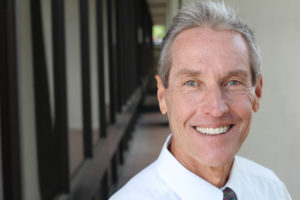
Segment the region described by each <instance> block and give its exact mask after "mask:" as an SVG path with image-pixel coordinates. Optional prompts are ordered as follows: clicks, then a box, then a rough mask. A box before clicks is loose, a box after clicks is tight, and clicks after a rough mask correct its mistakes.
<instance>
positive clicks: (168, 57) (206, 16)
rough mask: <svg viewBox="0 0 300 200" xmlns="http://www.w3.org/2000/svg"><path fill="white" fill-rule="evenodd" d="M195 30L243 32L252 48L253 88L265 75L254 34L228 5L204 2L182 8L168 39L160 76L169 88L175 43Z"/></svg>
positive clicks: (171, 27)
mask: <svg viewBox="0 0 300 200" xmlns="http://www.w3.org/2000/svg"><path fill="white" fill-rule="evenodd" d="M194 27H209V28H212V29H215V30H232V31H235V32H237V33H240V34H241V35H242V37H243V38H244V39H245V41H246V43H247V46H248V51H249V59H250V68H251V75H252V85H255V84H256V83H257V80H258V77H259V76H260V75H261V57H260V49H259V47H258V44H257V42H256V39H255V37H254V34H253V31H252V30H251V29H250V27H249V26H248V25H247V24H246V23H245V22H243V21H242V19H240V18H239V17H238V16H237V15H236V14H235V13H234V12H233V10H232V9H230V8H229V7H227V6H226V5H225V3H224V2H214V1H202V2H197V3H193V4H190V5H188V6H186V7H183V8H182V9H180V10H179V11H178V13H177V15H176V16H175V17H174V18H173V21H172V23H171V26H170V28H169V30H168V32H167V34H166V36H165V37H164V40H163V43H162V50H161V54H160V58H159V61H158V75H159V76H160V77H161V78H162V81H163V84H164V86H165V87H166V88H167V87H168V79H169V74H170V69H171V66H172V45H173V42H174V40H175V38H176V36H177V35H178V34H179V33H181V32H183V31H184V30H187V29H190V28H194Z"/></svg>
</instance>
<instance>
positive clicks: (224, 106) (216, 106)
mask: <svg viewBox="0 0 300 200" xmlns="http://www.w3.org/2000/svg"><path fill="white" fill-rule="evenodd" d="M201 109H202V112H204V113H205V114H208V115H211V116H212V117H215V118H218V117H222V116H223V115H224V114H225V113H227V112H228V111H229V106H228V103H227V100H226V98H225V97H224V95H223V94H222V91H221V89H220V88H219V87H215V88H212V89H210V90H208V91H207V92H206V93H205V94H204V96H203V98H202V107H201Z"/></svg>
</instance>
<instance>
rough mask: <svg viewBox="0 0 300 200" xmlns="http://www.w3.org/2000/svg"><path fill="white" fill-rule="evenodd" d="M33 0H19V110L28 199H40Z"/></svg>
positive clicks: (25, 194) (24, 192)
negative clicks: (31, 7) (35, 108)
mask: <svg viewBox="0 0 300 200" xmlns="http://www.w3.org/2000/svg"><path fill="white" fill-rule="evenodd" d="M29 5H30V1H29V0H22V1H17V11H16V13H17V14H16V15H17V16H16V21H17V44H18V46H17V54H18V63H17V65H18V78H19V80H18V81H19V106H20V107H19V111H20V135H21V147H20V148H21V157H22V161H21V163H22V186H23V195H24V200H38V199H41V198H40V194H39V182H38V168H37V148H36V137H35V136H36V133H35V113H34V92H33V63H32V46H31V25H30V8H29Z"/></svg>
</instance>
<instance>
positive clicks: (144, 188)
mask: <svg viewBox="0 0 300 200" xmlns="http://www.w3.org/2000/svg"><path fill="white" fill-rule="evenodd" d="M170 142H171V135H170V136H169V137H168V139H167V141H166V142H165V144H164V146H163V149H162V151H161V153H160V155H159V157H158V159H157V160H156V161H155V162H153V163H152V164H151V165H149V166H148V167H147V168H145V169H144V170H142V171H141V172H140V173H138V174H137V175H136V176H134V177H133V178H132V179H131V180H130V181H129V182H128V183H127V184H126V185H125V186H123V187H122V188H121V189H120V190H119V191H118V192H117V193H115V194H114V195H113V196H112V197H111V198H110V200H123V199H124V200H125V199H126V200H148V199H149V200H150V199H151V200H156V199H157V200H158V199H159V200H179V199H183V200H201V199H203V200H222V199H223V192H222V189H224V188H226V187H230V188H231V189H232V190H233V191H234V192H235V193H236V195H237V198H238V199H239V200H254V199H255V200H289V199H291V197H290V195H289V193H288V191H287V189H286V187H285V185H284V183H283V182H281V181H280V180H279V178H278V177H277V176H276V175H275V174H274V173H273V172H272V171H271V170H269V169H267V168H265V167H263V166H261V165H258V164H256V163H254V162H252V161H250V160H247V159H245V158H242V157H239V156H235V159H234V163H233V166H232V169H231V172H230V176H229V179H228V181H227V183H226V184H225V186H224V187H223V188H221V189H220V188H217V187H215V186H214V185H212V184H210V183H209V182H207V181H205V180H204V179H202V178H201V177H199V176H197V175H196V174H194V173H192V172H191V171H189V170H188V169H186V168H185V167H184V166H183V165H182V164H181V163H180V162H178V161H177V160H176V158H175V157H174V156H173V155H172V154H171V153H170V152H169V150H168V146H169V145H170Z"/></svg>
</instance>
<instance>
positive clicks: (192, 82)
mask: <svg viewBox="0 0 300 200" xmlns="http://www.w3.org/2000/svg"><path fill="white" fill-rule="evenodd" d="M185 85H187V86H198V83H197V82H196V81H187V82H186V83H185Z"/></svg>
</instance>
